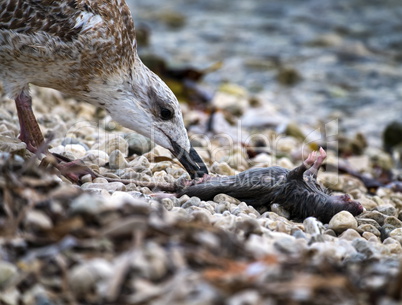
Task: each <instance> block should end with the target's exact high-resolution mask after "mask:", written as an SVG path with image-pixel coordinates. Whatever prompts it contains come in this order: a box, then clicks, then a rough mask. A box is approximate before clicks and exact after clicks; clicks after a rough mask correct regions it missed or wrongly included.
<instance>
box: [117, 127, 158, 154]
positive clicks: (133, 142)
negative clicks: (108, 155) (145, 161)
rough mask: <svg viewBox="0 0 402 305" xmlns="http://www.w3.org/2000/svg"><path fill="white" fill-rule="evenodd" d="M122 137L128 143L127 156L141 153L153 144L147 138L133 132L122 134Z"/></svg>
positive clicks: (145, 151)
mask: <svg viewBox="0 0 402 305" xmlns="http://www.w3.org/2000/svg"><path fill="white" fill-rule="evenodd" d="M123 138H124V139H125V140H126V141H127V143H128V156H132V155H143V154H145V153H147V152H149V151H150V150H151V149H152V148H153V146H154V145H153V144H152V142H151V140H150V139H149V138H147V137H144V136H143V135H140V134H138V133H135V132H130V133H127V134H124V135H123Z"/></svg>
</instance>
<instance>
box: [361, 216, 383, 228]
mask: <svg viewBox="0 0 402 305" xmlns="http://www.w3.org/2000/svg"><path fill="white" fill-rule="evenodd" d="M357 223H358V225H359V226H360V225H364V224H369V225H372V226H374V227H376V228H377V229H381V226H380V224H379V223H378V222H377V221H375V220H374V219H370V218H357Z"/></svg>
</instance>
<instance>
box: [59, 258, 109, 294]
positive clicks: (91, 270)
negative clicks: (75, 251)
mask: <svg viewBox="0 0 402 305" xmlns="http://www.w3.org/2000/svg"><path fill="white" fill-rule="evenodd" d="M114 272H115V268H114V267H113V265H112V264H111V263H110V262H108V261H107V260H105V259H101V258H96V259H92V260H89V261H86V262H84V263H82V264H79V265H77V266H75V267H73V268H72V269H71V271H70V272H69V274H68V279H67V281H68V284H69V287H70V289H71V292H72V293H74V294H75V295H76V296H83V295H86V294H88V293H89V292H90V291H91V290H92V289H96V288H98V289H101V288H102V287H103V286H104V285H102V284H105V283H106V281H107V280H108V279H109V278H110V277H112V276H113V274H114Z"/></svg>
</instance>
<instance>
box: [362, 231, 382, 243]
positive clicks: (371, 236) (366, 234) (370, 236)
mask: <svg viewBox="0 0 402 305" xmlns="http://www.w3.org/2000/svg"><path fill="white" fill-rule="evenodd" d="M362 236H363V237H364V238H365V239H366V240H375V241H379V238H378V237H377V236H375V235H374V234H373V233H371V232H363V234H362Z"/></svg>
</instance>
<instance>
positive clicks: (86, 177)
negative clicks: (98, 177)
mask: <svg viewBox="0 0 402 305" xmlns="http://www.w3.org/2000/svg"><path fill="white" fill-rule="evenodd" d="M81 182H82V183H86V182H92V175H91V174H87V175H84V176H82V177H81Z"/></svg>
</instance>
